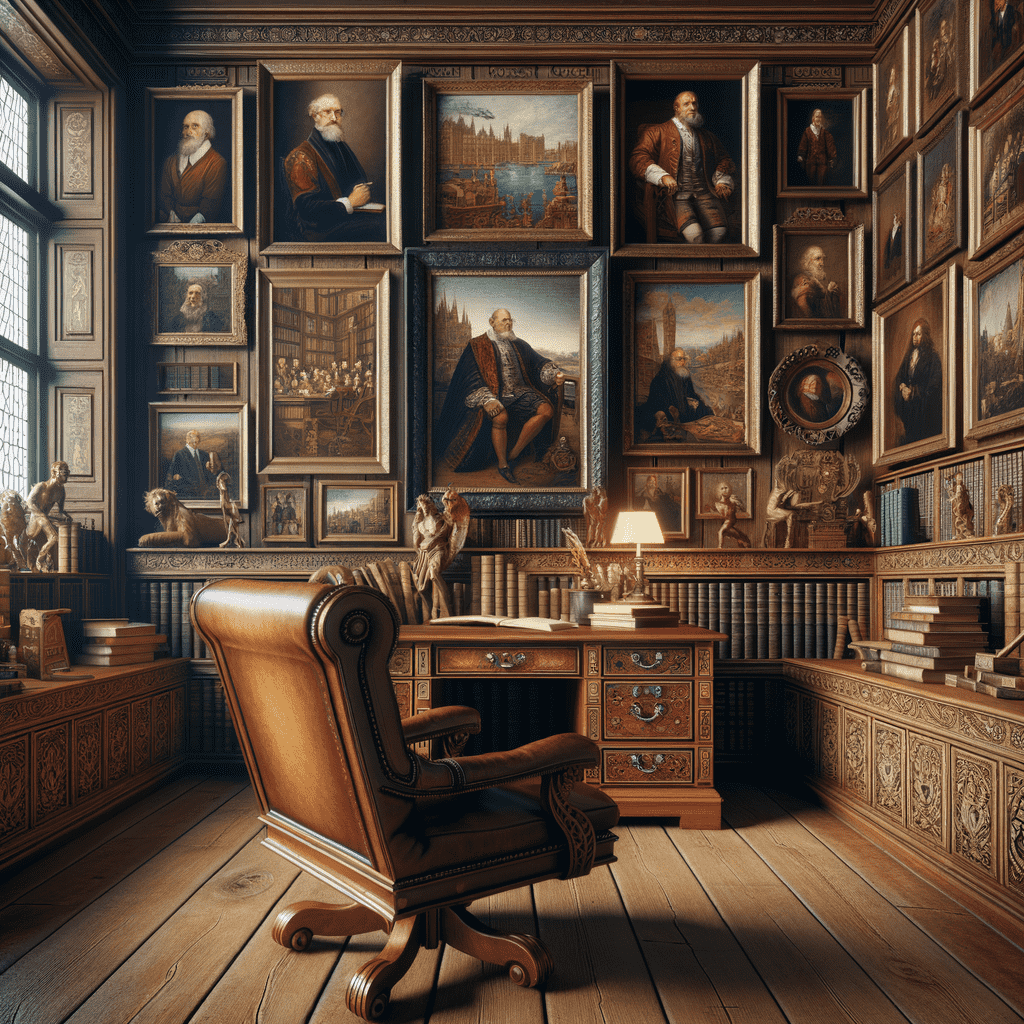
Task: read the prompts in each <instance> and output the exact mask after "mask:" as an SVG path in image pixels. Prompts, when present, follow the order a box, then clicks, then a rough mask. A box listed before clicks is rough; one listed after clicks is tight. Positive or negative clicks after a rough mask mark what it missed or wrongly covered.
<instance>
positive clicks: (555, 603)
mask: <svg viewBox="0 0 1024 1024" xmlns="http://www.w3.org/2000/svg"><path fill="white" fill-rule="evenodd" d="M548 594H549V602H550V607H551V611H550V614H549V616H548V617H549V618H552V619H560V618H561V617H562V589H561V587H552V588H551V589H550V590H549V591H548Z"/></svg>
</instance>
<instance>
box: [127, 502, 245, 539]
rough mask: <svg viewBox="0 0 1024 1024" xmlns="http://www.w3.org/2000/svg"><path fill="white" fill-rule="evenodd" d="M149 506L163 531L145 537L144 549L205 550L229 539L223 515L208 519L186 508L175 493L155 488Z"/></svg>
mask: <svg viewBox="0 0 1024 1024" xmlns="http://www.w3.org/2000/svg"><path fill="white" fill-rule="evenodd" d="M145 503H146V511H147V512H149V513H151V514H152V515H154V516H156V518H157V519H158V520H159V521H160V525H161V526H162V527H163V530H161V531H160V532H159V533H147V534H144V535H143V536H141V537H140V538H139V547H140V548H201V547H206V546H212V545H215V544H220V543H221V542H222V541H224V540H227V530H226V529H225V528H224V521H223V519H222V518H221V517H220V516H217V517H216V518H214V517H213V516H204V515H203V514H202V513H200V512H193V511H192V509H190V508H185V506H184V505H182V503H181V502H180V501H179V500H178V496H177V495H176V494H175V493H174V491H168V490H165V489H164V488H163V487H154V488H153V490H151V491H146V494H145Z"/></svg>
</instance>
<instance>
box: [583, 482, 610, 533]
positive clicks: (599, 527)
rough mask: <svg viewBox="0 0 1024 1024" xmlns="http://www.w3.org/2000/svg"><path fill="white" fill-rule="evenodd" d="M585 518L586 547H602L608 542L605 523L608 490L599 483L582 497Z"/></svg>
mask: <svg viewBox="0 0 1024 1024" xmlns="http://www.w3.org/2000/svg"><path fill="white" fill-rule="evenodd" d="M583 514H584V516H585V517H586V520H587V547H588V548H603V547H604V546H605V545H606V544H607V543H608V537H607V534H606V533H605V523H606V522H607V519H608V491H607V490H606V489H605V488H604V487H602V486H601V485H600V484H598V485H596V486H595V487H594V489H593V490H592V491H591V492H590V493H589V494H588V495H587V496H586V497H585V498H584V499H583Z"/></svg>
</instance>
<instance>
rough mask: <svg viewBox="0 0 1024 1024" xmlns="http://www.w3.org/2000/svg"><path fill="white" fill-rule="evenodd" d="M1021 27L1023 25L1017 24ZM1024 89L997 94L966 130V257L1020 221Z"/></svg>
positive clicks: (1022, 215)
mask: <svg viewBox="0 0 1024 1024" xmlns="http://www.w3.org/2000/svg"><path fill="white" fill-rule="evenodd" d="M1022 28H1024V26H1022ZM1022 140H1024V88H1017V89H1014V90H1013V91H1011V92H1010V94H1009V95H1008V96H1005V97H1004V96H1002V95H997V96H996V97H994V98H993V100H992V101H991V102H989V103H988V104H986V105H985V106H984V107H983V108H981V109H980V110H977V111H975V113H974V114H973V115H972V116H971V124H970V126H969V127H968V129H967V161H968V167H969V171H968V178H969V180H970V181H971V182H972V184H973V187H972V188H971V190H970V197H971V198H970V206H969V210H968V229H967V230H968V244H967V255H968V256H969V257H970V258H971V259H976V258H977V257H979V256H981V255H983V254H984V253H986V252H988V251H989V250H990V249H992V248H994V247H995V246H997V245H999V244H1000V243H1001V242H1003V241H1005V240H1006V239H1007V238H1009V237H1010V235H1012V234H1014V233H1015V232H1016V231H1018V230H1019V229H1020V226H1021V224H1022V223H1024V141H1022Z"/></svg>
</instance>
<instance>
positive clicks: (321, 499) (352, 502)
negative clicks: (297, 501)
mask: <svg viewBox="0 0 1024 1024" xmlns="http://www.w3.org/2000/svg"><path fill="white" fill-rule="evenodd" d="M315 487H316V498H315V499H314V510H315V522H316V543H317V544H318V545H341V544H393V543H395V542H396V541H397V540H398V483H397V482H396V481H393V480H392V481H389V482H384V483H374V484H362V483H357V482H353V481H348V480H332V479H327V478H321V477H318V478H317V479H316V481H315Z"/></svg>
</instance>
